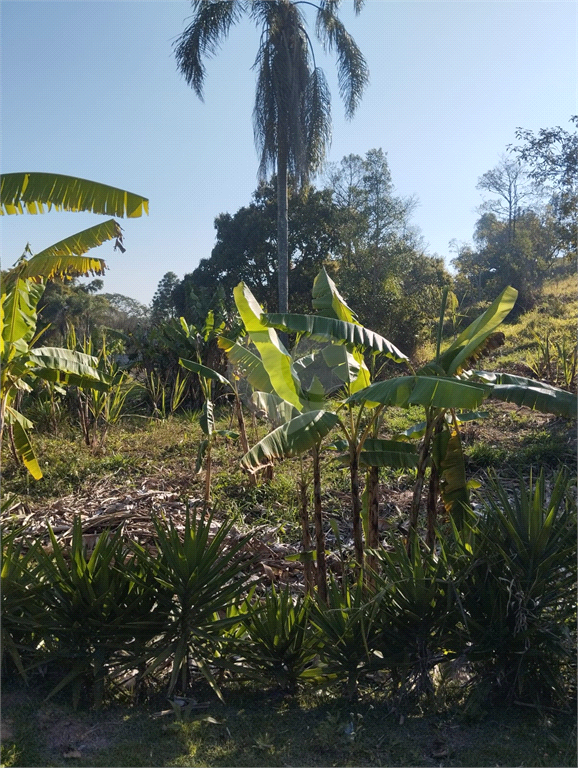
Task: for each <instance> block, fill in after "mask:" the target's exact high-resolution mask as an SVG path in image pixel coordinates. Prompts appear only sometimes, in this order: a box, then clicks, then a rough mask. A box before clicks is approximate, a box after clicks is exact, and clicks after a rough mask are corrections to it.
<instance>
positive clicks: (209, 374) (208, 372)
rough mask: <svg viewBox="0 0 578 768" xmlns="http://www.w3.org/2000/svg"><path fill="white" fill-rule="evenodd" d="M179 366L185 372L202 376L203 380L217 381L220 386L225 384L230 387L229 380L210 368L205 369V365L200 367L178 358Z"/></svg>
mask: <svg viewBox="0 0 578 768" xmlns="http://www.w3.org/2000/svg"><path fill="white" fill-rule="evenodd" d="M179 364H180V365H182V366H183V368H186V369H187V371H193V373H198V374H199V376H204V378H205V379H211V380H212V381H219V382H220V383H221V384H225V385H226V386H227V387H229V388H230V387H231V382H230V381H229V379H226V378H225V377H224V376H221V374H220V373H218V372H217V371H214V370H213V369H212V368H207V366H206V365H201V364H200V363H195V362H194V361H193V360H185V359H184V358H182V357H181V358H179Z"/></svg>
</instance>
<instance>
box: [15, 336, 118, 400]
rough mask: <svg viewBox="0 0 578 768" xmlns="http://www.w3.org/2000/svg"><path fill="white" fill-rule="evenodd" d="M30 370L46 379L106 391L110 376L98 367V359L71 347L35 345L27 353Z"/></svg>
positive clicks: (110, 380)
mask: <svg viewBox="0 0 578 768" xmlns="http://www.w3.org/2000/svg"><path fill="white" fill-rule="evenodd" d="M28 360H29V363H30V365H31V366H32V367H31V368H30V370H31V372H32V373H34V374H35V375H36V376H39V377H40V378H43V379H46V380H47V381H55V382H57V383H59V384H73V385H76V386H79V387H83V386H84V387H85V386H88V387H91V388H92V389H98V390H102V391H106V390H107V389H108V388H109V387H110V385H111V383H112V379H111V377H110V376H109V375H108V374H107V373H106V372H105V371H103V370H101V369H100V368H99V367H98V359H97V358H96V357H94V356H93V355H85V354H84V353H83V352H76V351H75V350H71V349H61V348H60V347H36V348H35V349H31V350H30V352H29V353H28Z"/></svg>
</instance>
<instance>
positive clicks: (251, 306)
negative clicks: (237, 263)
mask: <svg viewBox="0 0 578 768" xmlns="http://www.w3.org/2000/svg"><path fill="white" fill-rule="evenodd" d="M233 295H234V297H235V304H236V305H237V309H238V310H239V314H240V315H241V319H242V320H243V323H244V325H245V329H246V330H247V333H248V334H249V336H250V337H251V341H252V342H253V344H254V345H255V346H256V347H257V350H258V352H259V354H260V355H261V360H262V361H263V366H264V367H265V370H266V371H267V373H268V375H269V378H270V379H271V384H272V385H273V389H274V390H275V392H276V393H277V394H278V395H279V396H280V397H282V398H283V400H287V402H289V403H292V404H293V405H294V406H295V407H296V408H297V410H299V411H301V410H302V408H303V405H302V402H301V399H302V392H301V384H300V382H299V378H298V376H297V373H296V372H295V369H294V368H293V364H292V361H291V356H290V355H289V353H288V352H287V350H286V349H285V347H284V346H283V344H282V343H281V341H280V340H279V337H278V336H277V334H276V333H275V331H274V330H273V328H269V327H267V326H266V325H264V324H263V323H262V322H261V315H262V313H263V310H262V309H261V307H260V306H259V303H258V302H257V300H256V299H255V297H254V296H253V294H252V293H251V291H250V290H249V289H248V288H247V286H246V285H245V284H244V283H239V285H237V286H236V288H235V289H234V291H233Z"/></svg>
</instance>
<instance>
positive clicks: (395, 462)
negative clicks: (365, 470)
mask: <svg viewBox="0 0 578 768" xmlns="http://www.w3.org/2000/svg"><path fill="white" fill-rule="evenodd" d="M417 462H418V455H417V451H416V448H415V446H414V445H412V444H411V443H403V442H399V441H397V440H380V439H377V438H367V440H366V441H365V442H364V443H363V448H362V450H361V454H360V456H359V463H360V465H361V466H362V467H393V468H394V469H405V468H407V467H417Z"/></svg>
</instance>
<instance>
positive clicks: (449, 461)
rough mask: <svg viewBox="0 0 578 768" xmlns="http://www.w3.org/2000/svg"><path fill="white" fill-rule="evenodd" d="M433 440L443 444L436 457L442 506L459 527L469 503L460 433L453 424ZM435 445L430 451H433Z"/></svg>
mask: <svg viewBox="0 0 578 768" xmlns="http://www.w3.org/2000/svg"><path fill="white" fill-rule="evenodd" d="M435 440H437V442H438V443H440V442H441V443H442V444H443V450H442V451H441V454H442V455H440V456H439V457H438V462H437V463H438V466H439V469H440V473H441V476H440V494H441V497H442V501H443V503H444V507H445V508H446V510H447V511H448V512H449V513H450V514H451V515H452V517H453V518H454V522H455V523H456V525H457V526H458V528H461V526H462V520H463V514H464V509H465V508H466V507H467V506H468V504H469V493H468V481H467V478H466V466H465V462H464V453H463V450H462V441H461V438H460V433H459V432H458V431H457V429H455V428H454V427H453V426H452V427H451V428H450V429H444V430H443V432H441V433H440V434H439V435H436V438H435ZM435 449H436V446H434V447H433V450H432V453H435V452H436V451H435Z"/></svg>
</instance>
